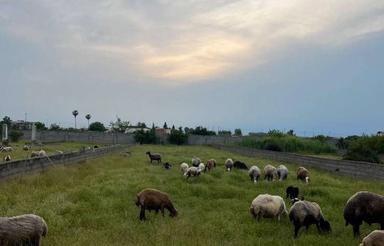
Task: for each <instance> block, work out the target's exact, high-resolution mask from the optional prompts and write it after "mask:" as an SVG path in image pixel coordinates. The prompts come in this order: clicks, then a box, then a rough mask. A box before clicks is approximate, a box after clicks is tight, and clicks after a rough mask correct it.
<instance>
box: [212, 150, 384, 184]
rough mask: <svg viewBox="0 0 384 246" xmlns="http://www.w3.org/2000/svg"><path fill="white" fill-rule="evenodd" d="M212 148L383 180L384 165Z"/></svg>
mask: <svg viewBox="0 0 384 246" xmlns="http://www.w3.org/2000/svg"><path fill="white" fill-rule="evenodd" d="M211 146H212V147H214V148H217V149H221V150H225V151H230V152H233V153H236V154H240V155H245V156H249V157H257V158H265V159H271V160H275V161H282V162H288V163H292V164H296V165H301V166H304V167H313V168H318V169H322V170H326V171H329V172H332V173H335V174H341V175H348V176H352V177H358V178H374V179H381V180H383V179H384V165H381V164H376V163H370V162H360V161H347V160H330V159H324V158H317V157H311V156H302V155H297V154H292V153H284V152H275V151H267V150H258V149H253V148H245V147H237V146H224V145H217V144H216V145H211Z"/></svg>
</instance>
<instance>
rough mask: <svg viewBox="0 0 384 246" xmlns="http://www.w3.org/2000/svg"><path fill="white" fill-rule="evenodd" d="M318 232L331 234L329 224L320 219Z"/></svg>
mask: <svg viewBox="0 0 384 246" xmlns="http://www.w3.org/2000/svg"><path fill="white" fill-rule="evenodd" d="M320 230H321V231H322V232H327V233H329V232H331V231H332V229H331V224H330V223H329V222H328V221H327V220H325V219H323V218H321V219H320Z"/></svg>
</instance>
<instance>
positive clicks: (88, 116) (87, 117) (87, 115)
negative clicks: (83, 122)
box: [85, 114, 92, 129]
mask: <svg viewBox="0 0 384 246" xmlns="http://www.w3.org/2000/svg"><path fill="white" fill-rule="evenodd" d="M91 117H92V116H91V114H86V115H85V118H86V119H87V121H88V129H89V120H90V119H91Z"/></svg>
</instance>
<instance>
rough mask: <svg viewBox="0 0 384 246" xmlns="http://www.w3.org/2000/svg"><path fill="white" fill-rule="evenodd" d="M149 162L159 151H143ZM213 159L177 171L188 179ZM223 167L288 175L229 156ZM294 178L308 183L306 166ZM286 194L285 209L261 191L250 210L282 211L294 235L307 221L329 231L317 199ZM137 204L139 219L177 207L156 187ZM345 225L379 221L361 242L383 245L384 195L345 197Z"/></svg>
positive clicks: (265, 214) (277, 214)
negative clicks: (149, 213) (314, 200)
mask: <svg viewBox="0 0 384 246" xmlns="http://www.w3.org/2000/svg"><path fill="white" fill-rule="evenodd" d="M146 154H147V155H148V156H149V158H150V161H151V163H152V161H153V160H156V161H158V163H160V162H161V155H160V154H158V153H153V154H151V152H147V153H146ZM216 163H217V162H216V161H215V160H214V159H210V160H208V161H207V162H206V164H204V163H203V162H202V161H201V159H200V158H198V157H193V158H192V160H191V166H190V165H188V163H185V162H183V163H181V164H180V172H181V173H182V175H183V176H185V177H186V179H187V180H188V179H189V178H190V177H198V176H200V175H201V174H202V173H204V172H207V171H208V172H209V171H210V170H212V169H213V168H215V167H216ZM163 166H164V168H166V169H170V168H171V167H172V165H170V164H169V163H168V162H166V163H164V164H163ZM224 167H225V170H226V171H228V172H231V171H232V170H233V169H243V170H248V175H249V177H250V179H251V182H254V183H255V184H256V183H257V182H259V180H260V179H261V177H262V176H263V178H264V180H267V181H273V180H278V181H281V182H282V181H284V180H286V179H287V177H288V173H289V170H288V168H287V167H286V166H284V165H280V166H278V167H277V168H276V167H274V166H272V165H270V164H268V165H266V166H265V167H264V169H263V173H262V172H261V170H260V168H259V167H258V166H256V165H253V166H251V167H250V168H248V166H247V165H246V164H245V163H244V162H241V161H238V160H236V161H233V160H232V159H230V158H228V159H227V160H226V161H225V162H224ZM296 179H297V180H299V181H302V182H304V183H305V184H307V185H308V184H309V183H310V180H311V179H310V171H309V170H308V169H306V168H305V167H299V168H298V169H297V171H296ZM285 193H286V198H287V199H289V200H290V202H291V204H292V206H291V208H290V209H289V210H287V207H286V204H285V201H284V199H283V198H282V197H280V196H277V195H271V194H260V195H258V196H257V197H256V198H255V199H254V200H253V201H252V202H251V206H250V208H249V212H250V214H251V215H252V217H254V218H255V219H257V220H260V219H261V218H275V219H277V220H278V221H280V219H281V216H282V215H286V216H288V218H289V220H290V222H291V223H292V224H293V227H294V233H293V236H294V237H295V238H297V237H298V235H299V230H300V228H301V227H305V228H306V229H308V227H309V226H310V225H316V228H317V230H318V232H319V233H329V232H331V231H332V229H331V224H330V222H329V221H327V219H326V218H325V216H324V214H323V212H322V210H321V207H320V205H319V204H318V203H316V202H311V201H307V200H304V197H301V198H299V188H298V187H294V186H288V187H287V188H286V190H285ZM136 205H137V206H138V207H140V216H139V218H140V220H145V210H148V211H151V210H155V211H156V213H158V211H159V210H160V211H161V213H162V214H163V216H164V209H167V210H168V211H169V213H170V216H171V217H175V216H177V210H176V208H175V207H174V206H173V204H172V202H171V200H170V197H169V195H168V194H167V193H165V192H162V191H159V190H156V189H144V190H142V191H141V192H140V193H138V194H137V201H136ZM344 220H345V225H346V226H348V225H352V227H353V235H354V236H355V237H358V236H360V230H359V228H360V225H361V224H362V222H366V223H368V224H369V225H371V224H373V223H377V224H380V227H381V230H374V231H373V232H371V233H370V234H369V235H368V236H366V237H365V238H364V239H363V241H362V243H361V244H360V245H365V246H368V245H372V246H373V245H384V196H381V195H379V194H375V193H372V192H368V191H360V192H357V193H356V194H354V195H353V196H352V197H350V198H349V200H348V201H347V203H346V205H345V208H344Z"/></svg>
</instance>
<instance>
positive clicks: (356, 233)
mask: <svg viewBox="0 0 384 246" xmlns="http://www.w3.org/2000/svg"><path fill="white" fill-rule="evenodd" d="M353 236H354V237H358V236H360V224H359V223H357V224H354V225H353Z"/></svg>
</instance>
